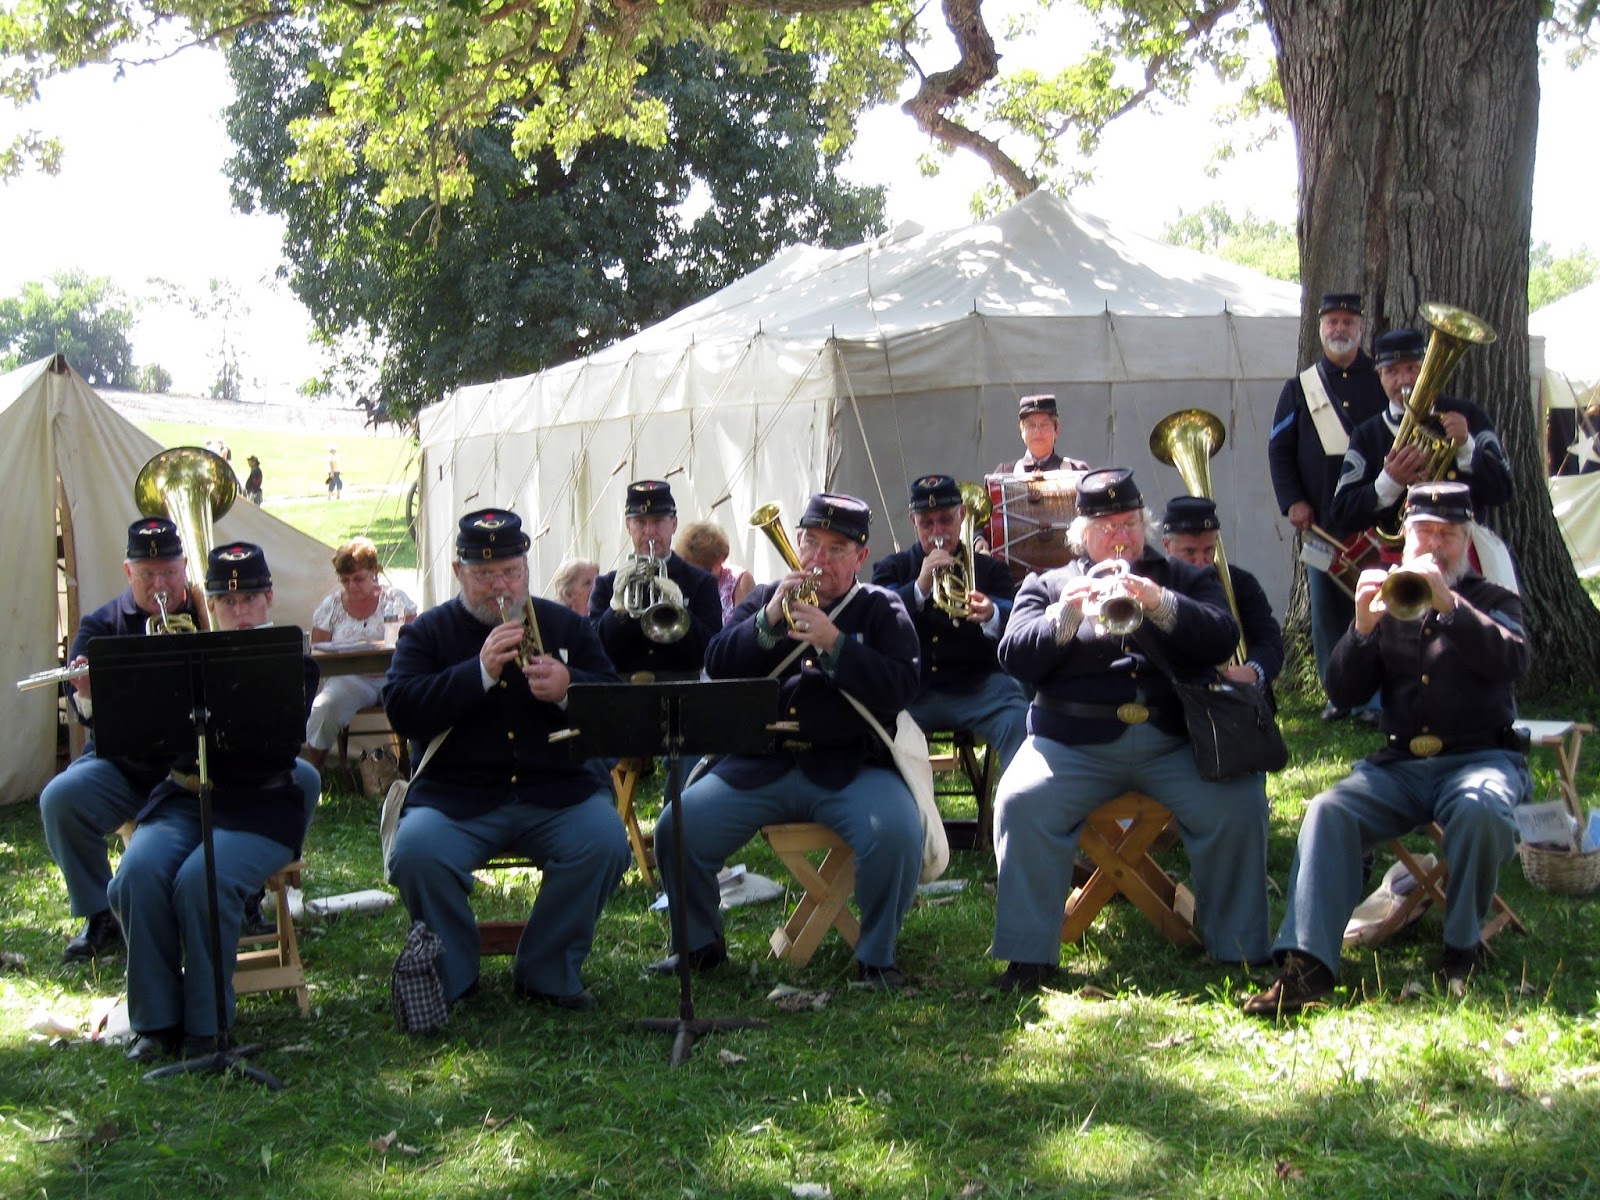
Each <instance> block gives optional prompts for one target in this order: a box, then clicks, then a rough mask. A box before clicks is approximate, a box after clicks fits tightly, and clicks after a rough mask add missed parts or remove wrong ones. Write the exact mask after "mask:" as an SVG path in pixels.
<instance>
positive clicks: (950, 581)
mask: <svg viewBox="0 0 1600 1200" xmlns="http://www.w3.org/2000/svg"><path fill="white" fill-rule="evenodd" d="M960 488H961V503H962V505H963V506H964V507H965V510H966V511H965V512H964V513H963V515H962V517H961V543H960V546H959V548H958V549H959V553H958V555H957V557H956V563H955V565H954V566H951V567H940V568H939V569H938V570H937V571H935V572H934V573H933V594H932V595H931V596H929V599H930V600H932V601H933V602H934V604H935V605H936V606H937V607H938V608H939V609H940V610H941V611H942V612H944V613H946V614H948V615H949V617H950V619H951V620H954V621H964V620H966V619H967V615H968V614H969V613H970V612H971V611H972V608H971V606H970V605H969V604H968V603H967V593H968V592H970V591H971V590H972V588H973V585H974V584H975V583H976V582H977V578H978V564H977V561H976V559H975V557H974V553H973V549H972V543H973V539H974V538H976V537H977V533H978V526H979V525H986V524H988V522H989V516H990V513H991V512H992V511H993V508H994V506H993V505H992V504H991V503H990V501H989V493H988V491H987V490H985V489H984V487H983V486H982V485H981V484H977V483H972V482H967V483H963V484H961V485H960ZM940 548H941V549H943V547H942V546H941V547H940Z"/></svg>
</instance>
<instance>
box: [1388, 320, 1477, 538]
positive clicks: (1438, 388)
mask: <svg viewBox="0 0 1600 1200" xmlns="http://www.w3.org/2000/svg"><path fill="white" fill-rule="evenodd" d="M1422 319H1423V320H1424V321H1426V322H1427V323H1428V324H1429V325H1431V326H1432V327H1433V333H1432V334H1430V335H1429V337H1428V349H1427V351H1426V352H1425V353H1424V354H1423V356H1422V367H1421V369H1420V370H1419V371H1418V372H1417V381H1416V383H1414V384H1412V385H1411V391H1410V392H1409V393H1408V394H1407V395H1406V398H1405V403H1406V411H1405V416H1403V417H1402V418H1401V419H1400V431H1399V432H1398V433H1396V434H1395V435H1394V447H1393V448H1394V449H1395V450H1403V449H1405V448H1406V447H1408V446H1415V447H1416V448H1417V449H1419V450H1421V451H1422V452H1423V454H1424V455H1426V456H1427V462H1426V464H1425V465H1424V466H1423V468H1422V475H1421V477H1420V478H1419V479H1418V480H1417V482H1419V483H1432V482H1434V481H1435V480H1438V479H1440V478H1442V477H1443V476H1444V473H1445V472H1446V471H1447V470H1449V468H1450V463H1451V462H1452V461H1453V460H1454V459H1455V456H1456V444H1455V443H1454V442H1452V441H1451V440H1450V439H1449V438H1447V437H1445V436H1444V431H1443V430H1442V429H1441V428H1440V427H1439V424H1438V422H1437V421H1436V420H1435V419H1434V415H1433V405H1434V401H1435V400H1437V399H1438V398H1439V393H1440V392H1442V391H1443V390H1444V385H1445V383H1446V382H1447V381H1448V380H1449V378H1450V376H1451V375H1452V374H1454V373H1455V369H1456V364H1457V363H1459V362H1460V361H1461V358H1462V356H1463V355H1465V354H1466V352H1467V351H1468V350H1470V349H1472V347H1474V346H1487V345H1489V344H1490V343H1491V342H1493V341H1494V340H1495V338H1496V337H1498V336H1499V335H1498V334H1496V333H1495V331H1494V326H1492V325H1490V324H1489V323H1488V322H1487V321H1485V320H1484V319H1483V318H1481V317H1475V316H1473V315H1472V314H1471V313H1469V312H1468V311H1467V310H1466V309H1464V308H1457V307H1456V306H1455V305H1453V304H1440V303H1439V302H1437V301H1433V300H1430V301H1429V302H1428V303H1426V304H1424V305H1423V306H1422ZM1378 536H1379V537H1381V538H1382V539H1383V541H1384V542H1385V543H1387V544H1388V545H1391V546H1393V545H1396V544H1398V543H1399V542H1400V540H1401V532H1400V530H1399V529H1384V528H1380V529H1379V530H1378Z"/></svg>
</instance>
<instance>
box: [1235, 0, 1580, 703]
mask: <svg viewBox="0 0 1600 1200" xmlns="http://www.w3.org/2000/svg"><path fill="white" fill-rule="evenodd" d="M1263 6H1264V8H1265V10H1266V15H1267V22H1268V25H1269V27H1270V28H1271V30H1272V35H1273V38H1274V40H1275V41H1276V43H1277V48H1278V71H1279V75H1280V77H1281V79H1282V82H1283V95H1284V101H1285V104H1286V106H1287V108H1288V111H1289V118H1290V120H1291V121H1292V122H1293V124H1294V130H1295V139H1296V144H1297V147H1298V152H1299V163H1300V214H1299V218H1298V232H1299V235H1300V278H1301V281H1302V283H1303V284H1304V287H1305V297H1306V303H1305V313H1304V318H1303V324H1302V327H1301V336H1300V345H1301V359H1302V361H1310V360H1311V359H1312V358H1314V357H1315V355H1316V353H1317V346H1318V343H1317V333H1316V305H1315V304H1314V303H1313V301H1314V300H1315V298H1316V297H1317V296H1319V295H1320V294H1321V293H1323V292H1336V291H1355V290H1360V292H1361V293H1362V295H1363V297H1364V298H1365V300H1366V305H1367V325H1368V332H1369V334H1372V335H1376V334H1378V333H1380V332H1382V331H1384V330H1387V329H1393V328H1397V327H1401V326H1419V325H1420V324H1421V319H1420V317H1419V316H1418V308H1419V306H1420V305H1421V303H1422V302H1423V301H1426V300H1441V301H1444V302H1445V303H1448V304H1454V305H1458V306H1460V307H1462V308H1465V309H1467V310H1468V311H1469V312H1472V313H1475V314H1477V315H1478V316H1480V317H1482V318H1483V319H1484V320H1486V321H1488V322H1489V323H1490V324H1491V325H1493V326H1494V327H1495V329H1496V330H1497V331H1498V332H1499V335H1500V336H1499V339H1498V340H1497V341H1496V342H1495V343H1494V344H1493V345H1492V346H1489V347H1487V348H1484V349H1478V348H1474V349H1472V350H1470V351H1468V353H1467V355H1466V357H1465V358H1464V359H1463V360H1462V362H1461V365H1460V366H1459V367H1458V368H1457V370H1456V373H1455V377H1454V379H1453V380H1452V381H1451V382H1450V384H1449V385H1448V389H1447V390H1449V391H1450V392H1451V393H1452V394H1455V395H1459V396H1462V397H1464V398H1466V399H1470V400H1474V401H1476V402H1477V403H1478V404H1479V405H1481V406H1482V407H1483V409H1484V410H1485V411H1486V412H1487V413H1488V414H1489V418H1490V420H1492V421H1493V422H1494V424H1495V427H1496V428H1497V429H1498V430H1499V431H1500V437H1501V439H1502V441H1504V443H1505V447H1506V452H1507V454H1508V455H1509V456H1510V458H1511V466H1512V473H1513V480H1514V484H1515V497H1514V499H1513V500H1512V502H1511V503H1510V504H1507V505H1506V506H1504V507H1503V508H1500V509H1498V510H1493V511H1490V512H1488V513H1486V514H1480V519H1481V520H1483V523H1484V524H1486V525H1489V526H1491V527H1492V528H1494V529H1495V530H1496V531H1497V532H1498V533H1500V534H1501V536H1502V537H1504V538H1505V539H1506V541H1507V543H1508V544H1509V545H1510V547H1511V550H1512V552H1513V553H1514V554H1515V555H1516V558H1517V564H1518V573H1519V576H1520V578H1521V580H1522V601H1523V610H1524V617H1525V619H1526V621H1527V625H1528V629H1529V632H1530V634H1531V636H1532V638H1533V645H1534V665H1533V670H1532V672H1531V673H1530V675H1529V678H1528V680H1527V690H1528V691H1529V692H1530V693H1531V692H1536V691H1544V690H1547V689H1548V688H1549V687H1550V686H1551V685H1558V686H1560V685H1571V684H1578V685H1583V686H1592V685H1593V684H1594V683H1595V682H1596V680H1597V678H1600V613H1597V612H1596V610H1595V607H1594V605H1593V604H1592V603H1591V602H1590V601H1589V598H1588V596H1587V595H1586V594H1585V592H1584V590H1583V588H1582V586H1581V585H1580V584H1579V582H1578V577H1577V573H1576V572H1575V571H1574V569H1573V566H1572V560H1571V558H1570V556H1569V555H1568V553H1567V549H1566V545H1565V543H1564V542H1563V541H1562V539H1561V532H1560V530H1559V528H1558V527H1557V525H1556V522H1555V518H1554V516H1553V515H1552V513H1551V509H1550V495H1549V492H1548V490H1547V489H1546V485H1545V478H1544V457H1543V445H1542V439H1541V437H1540V433H1539V429H1538V421H1537V409H1536V406H1535V404H1534V403H1533V401H1532V399H1531V397H1530V383H1529V375H1528V241H1529V234H1530V225H1531V213H1532V195H1533V151H1534V138H1535V134H1536V132H1537V128H1538V108H1539V77H1538V65H1539V63H1538V58H1539V55H1538V49H1539V46H1538V21H1539V3H1538V0H1263Z"/></svg>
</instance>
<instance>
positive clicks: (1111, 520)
mask: <svg viewBox="0 0 1600 1200" xmlns="http://www.w3.org/2000/svg"><path fill="white" fill-rule="evenodd" d="M1094 527H1095V528H1096V529H1098V530H1100V531H1101V532H1103V533H1133V532H1135V531H1137V530H1140V529H1143V528H1144V518H1143V517H1142V516H1140V515H1139V514H1138V513H1134V514H1132V515H1131V516H1126V517H1100V518H1098V519H1096V521H1095V523H1094Z"/></svg>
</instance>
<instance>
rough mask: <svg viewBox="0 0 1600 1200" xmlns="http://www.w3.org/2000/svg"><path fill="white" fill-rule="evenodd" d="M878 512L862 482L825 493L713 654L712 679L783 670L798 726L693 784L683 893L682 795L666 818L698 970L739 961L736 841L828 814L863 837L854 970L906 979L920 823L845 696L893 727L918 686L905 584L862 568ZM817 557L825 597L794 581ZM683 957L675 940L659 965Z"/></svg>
mask: <svg viewBox="0 0 1600 1200" xmlns="http://www.w3.org/2000/svg"><path fill="white" fill-rule="evenodd" d="M870 519H871V511H870V510H869V509H868V508H867V506H866V504H864V503H863V502H862V501H860V500H857V499H856V498H855V497H853V496H838V495H829V494H826V493H824V494H820V495H816V496H813V497H812V498H811V501H810V503H809V504H808V505H807V506H806V512H805V515H804V516H803V517H801V518H800V523H799V524H800V532H799V534H798V541H797V543H796V552H797V554H798V555H799V559H800V563H801V569H800V570H798V571H791V572H790V573H789V574H788V575H786V576H784V577H783V578H782V579H781V580H779V581H778V582H777V583H769V584H763V585H761V586H760V587H757V588H756V590H755V591H754V592H752V593H751V594H750V596H749V597H747V598H746V599H745V601H744V603H743V604H741V605H739V607H738V609H737V610H736V611H735V612H734V614H733V620H732V621H731V622H730V623H729V624H728V626H727V627H726V628H725V629H724V630H723V631H722V632H721V633H720V634H718V635H717V637H716V638H715V639H713V641H712V643H711V647H710V649H709V651H708V652H707V654H706V672H707V674H709V675H710V677H711V678H713V679H751V678H757V677H760V676H763V675H766V676H770V677H773V678H776V679H778V680H779V683H780V692H779V694H780V696H781V698H782V703H781V708H780V711H781V712H782V713H783V714H784V719H786V720H792V721H796V722H798V724H799V729H798V731H797V732H795V733H792V734H789V735H786V737H785V740H783V741H782V742H780V743H779V747H778V749H777V751H776V752H775V753H772V754H767V755H729V756H727V757H725V758H722V759H721V760H719V761H718V762H717V763H716V765H715V766H713V767H712V768H711V769H710V770H709V771H708V772H707V773H706V774H705V776H704V777H703V778H701V779H699V780H697V781H696V782H695V783H694V784H692V785H691V786H690V787H689V788H688V789H687V790H686V791H685V792H684V794H683V801H682V802H683V836H684V846H683V858H684V869H685V872H686V877H685V878H684V879H683V880H682V883H681V886H682V891H681V893H680V892H679V890H678V887H677V881H676V880H675V879H674V872H675V870H676V866H677V861H678V859H677V849H676V847H675V843H674V841H673V832H674V830H673V814H672V812H671V806H670V805H669V806H668V811H667V812H665V813H663V814H662V817H661V820H660V821H659V822H657V824H656V861H657V863H659V864H660V868H661V871H662V873H663V874H664V875H665V876H666V877H667V894H668V895H669V896H674V897H675V896H678V895H680V894H681V895H682V896H683V897H684V903H685V909H686V911H685V913H684V917H685V921H684V925H685V929H686V931H687V937H688V945H687V946H686V947H685V946H677V947H674V949H675V950H677V951H679V952H687V953H688V955H689V959H690V965H691V966H693V967H694V968H695V969H696V970H701V971H704V970H709V969H711V968H712V967H716V966H718V965H720V964H721V963H723V962H725V961H727V957H728V951H727V945H726V943H725V942H724V940H723V936H722V914H721V912H720V911H719V910H718V901H719V893H718V889H717V871H718V870H719V869H720V868H721V867H722V864H723V862H724V861H725V860H726V859H727V857H728V855H730V854H732V853H733V852H734V851H735V850H737V849H738V848H739V847H740V846H742V845H744V844H745V842H747V841H749V840H750V838H751V836H752V835H753V834H754V833H755V832H756V831H757V830H758V829H760V828H761V827H762V826H763V825H774V824H782V823H785V822H793V821H816V822H820V823H821V824H823V825H826V826H827V827H828V828H829V829H832V830H833V831H834V832H835V833H837V834H838V835H839V836H840V837H841V838H843V839H844V840H845V842H847V843H848V844H849V845H850V848H851V849H852V850H854V851H855V856H856V903H857V905H858V906H859V908H860V910H861V939H860V942H859V943H858V944H857V946H856V977H857V978H858V979H859V980H861V981H862V982H864V983H866V984H867V985H868V986H870V987H874V988H897V987H903V986H904V985H905V982H906V977H905V976H904V975H903V974H902V973H901V972H900V970H899V969H898V968H897V967H896V966H895V956H894V946H895V938H896V937H897V936H898V935H899V932H900V925H901V922H902V921H904V920H905V916H906V913H907V912H909V911H910V909H911V902H912V900H913V899H914V898H915V895H916V887H917V876H918V874H919V872H920V871H921V868H922V823H921V819H920V817H919V816H918V814H917V805H916V801H915V800H914V799H912V796H911V791H910V789H909V788H907V786H906V784H905V781H904V780H903V779H902V778H901V777H900V775H899V773H898V772H897V771H896V770H895V767H894V762H893V759H892V758H891V757H890V755H889V752H888V749H887V747H886V746H885V745H884V744H883V742H882V741H881V740H880V739H879V738H878V737H877V736H876V735H875V734H874V733H873V731H872V728H871V726H870V725H869V724H868V723H867V722H866V721H865V720H864V719H863V718H862V717H861V716H860V715H859V714H858V713H857V711H856V709H855V708H854V706H853V705H852V704H851V703H850V701H849V700H848V699H847V698H846V697H847V696H853V697H855V699H856V700H857V701H858V702H859V703H860V704H861V705H862V706H864V707H865V708H866V709H867V710H868V711H870V712H871V713H872V714H873V716H874V717H876V718H877V720H878V722H879V723H880V724H881V725H882V726H883V727H884V728H885V729H886V730H890V731H892V730H893V728H894V725H895V721H896V717H897V715H898V714H899V712H900V710H901V709H903V708H905V707H906V705H908V704H909V703H910V702H911V701H912V699H913V698H914V697H915V696H916V694H917V634H916V630H915V629H913V628H912V625H911V619H910V618H909V617H907V616H906V612H905V608H904V606H903V605H902V604H901V603H900V598H899V597H898V596H896V595H895V594H894V593H893V592H891V591H889V590H888V589H886V588H880V587H875V586H873V585H871V584H862V583H859V582H857V580H856V572H857V571H859V570H860V569H861V566H862V564H863V563H865V562H866V559H867V526H868V522H869V520H870ZM813 570H816V571H818V572H820V574H819V575H818V577H817V580H816V588H817V599H816V603H814V604H813V603H808V602H806V601H804V600H802V599H798V598H796V595H795V592H796V589H797V588H798V587H799V586H800V585H801V583H802V581H803V580H805V579H807V577H808V574H809V573H810V572H811V571H813ZM786 600H787V601H788V613H789V615H788V617H786V616H785V612H784V609H785V601H786ZM790 618H792V623H791V620H790ZM676 967H677V955H676V954H674V955H673V956H672V957H670V958H667V959H665V960H663V961H661V962H658V963H653V964H651V968H650V969H651V970H652V971H655V972H657V973H670V972H672V971H673V970H675V969H676Z"/></svg>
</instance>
